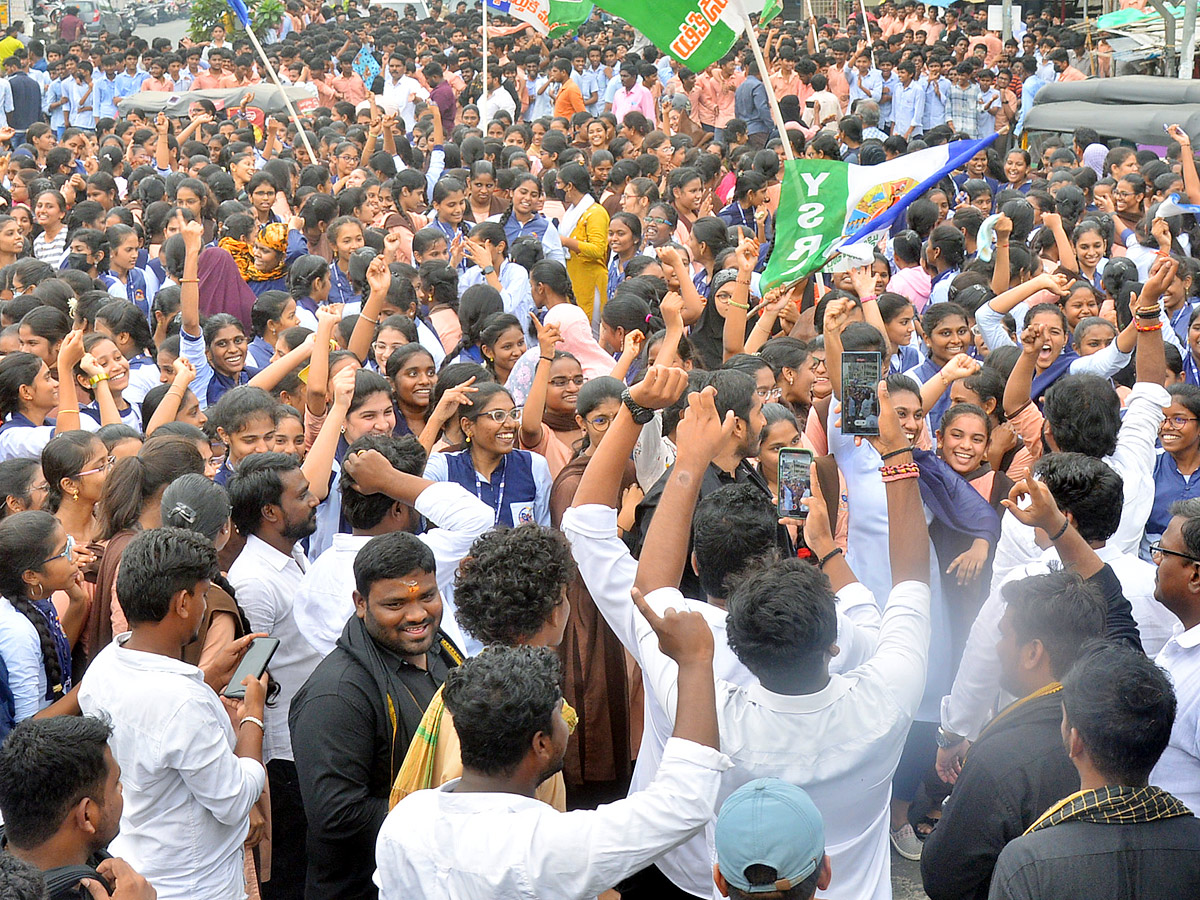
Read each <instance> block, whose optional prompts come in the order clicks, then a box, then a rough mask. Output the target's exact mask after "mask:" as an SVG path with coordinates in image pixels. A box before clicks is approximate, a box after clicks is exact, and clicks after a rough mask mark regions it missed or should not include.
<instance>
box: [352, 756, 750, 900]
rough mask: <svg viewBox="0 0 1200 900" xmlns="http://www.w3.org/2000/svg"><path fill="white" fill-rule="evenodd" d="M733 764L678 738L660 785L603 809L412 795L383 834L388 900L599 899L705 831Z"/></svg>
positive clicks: (517, 799) (434, 792)
mask: <svg viewBox="0 0 1200 900" xmlns="http://www.w3.org/2000/svg"><path fill="white" fill-rule="evenodd" d="M728 767H729V759H728V758H727V757H726V756H725V755H724V754H722V753H720V752H719V751H717V750H713V749H712V748H711V747H705V746H703V745H702V744H696V743H693V742H692V741H687V740H683V739H681V738H672V740H671V741H670V743H668V745H667V747H666V750H665V752H664V753H663V760H662V765H661V766H659V770H658V773H657V775H656V777H655V780H654V783H653V784H652V785H650V786H649V787H648V788H647V789H646V790H644V791H641V792H639V793H638V794H636V795H634V796H631V797H628V798H626V799H624V800H618V801H617V802H615V803H608V804H605V805H604V806H601V807H600V808H599V809H587V810H583V809H581V810H575V811H573V812H558V811H557V810H556V809H554V808H553V807H552V806H549V805H547V804H545V803H543V802H542V801H540V800H535V799H534V798H532V797H522V796H520V795H518V794H505V793H461V794H460V793H455V790H454V789H455V787H457V785H458V782H459V779H455V780H453V781H449V782H447V783H446V784H444V785H442V786H441V787H440V788H434V789H430V790H423V791H417V792H416V793H413V794H409V795H408V796H407V797H405V798H404V799H403V800H401V801H400V802H399V803H397V804H396V807H395V808H394V809H393V810H392V811H391V812H390V813H388V816H387V818H386V819H385V820H384V822H383V827H382V828H381V829H380V830H379V838H378V840H377V842H376V845H375V858H376V863H377V865H378V866H379V868H378V869H376V871H375V879H374V880H375V884H376V886H377V887H378V888H379V898H380V900H423V898H429V900H481V898H485V897H493V898H505V900H513V898H529V900H534V898H539V900H543V898H544V900H549V898H554V900H592V898H594V897H596V896H597V895H598V894H600V893H601V892H602V891H605V890H607V889H608V888H610V887H612V886H613V885H614V884H616V883H617V882H619V881H621V880H622V879H624V878H627V877H628V876H630V875H632V874H633V873H635V872H637V871H639V870H641V869H643V868H645V867H646V866H648V865H650V863H652V862H654V861H655V859H656V857H658V856H659V854H661V853H662V852H663V851H665V850H667V849H668V848H670V847H674V846H676V845H678V844H679V843H680V842H681V841H683V840H685V839H687V838H688V837H689V836H691V835H693V834H696V833H698V832H700V831H702V830H703V828H704V825H705V823H706V822H708V821H709V820H710V819H711V818H712V816H713V802H714V801H715V800H716V795H717V785H718V783H719V781H720V778H721V773H722V772H723V771H724V770H725V769H727V768H728Z"/></svg>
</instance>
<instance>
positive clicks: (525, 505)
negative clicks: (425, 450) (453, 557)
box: [425, 382, 554, 527]
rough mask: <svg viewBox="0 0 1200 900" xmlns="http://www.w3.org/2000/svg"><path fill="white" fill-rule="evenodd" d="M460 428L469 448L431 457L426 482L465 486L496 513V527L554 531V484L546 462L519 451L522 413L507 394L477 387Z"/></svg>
mask: <svg viewBox="0 0 1200 900" xmlns="http://www.w3.org/2000/svg"><path fill="white" fill-rule="evenodd" d="M458 422H459V426H460V428H461V429H462V433H463V438H464V439H465V440H466V443H467V448H466V449H465V450H460V451H458V452H457V453H433V454H431V455H430V457H429V462H428V463H427V464H426V466H425V477H426V478H428V479H429V480H430V481H449V482H453V483H454V484H458V485H461V486H462V487H464V488H465V489H466V490H468V491H470V492H471V493H472V494H474V495H475V496H476V497H478V498H479V499H480V500H482V501H483V502H484V503H486V504H487V505H488V506H490V507H491V508H492V509H493V510H494V511H495V519H496V522H495V524H497V525H507V526H509V527H515V526H517V525H522V524H524V523H526V522H536V523H537V524H539V525H549V524H550V486H551V484H552V483H553V481H554V479H553V478H551V477H550V467H549V465H548V464H547V462H546V458H545V457H543V456H541V455H540V454H538V453H531V452H529V451H528V450H519V449H517V432H518V430H519V429H520V422H521V409H520V407H518V406H516V405H515V404H514V403H513V400H512V397H511V396H510V395H509V393H508V391H506V390H505V389H504V388H503V387H502V386H500V385H498V384H496V383H494V382H486V383H483V384H480V383H478V382H476V383H475V385H474V392H473V393H472V394H471V395H469V399H468V400H467V402H465V403H463V404H462V406H460V407H459V411H458Z"/></svg>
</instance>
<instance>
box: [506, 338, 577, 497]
mask: <svg viewBox="0 0 1200 900" xmlns="http://www.w3.org/2000/svg"><path fill="white" fill-rule="evenodd" d="M532 321H533V327H534V328H535V329H537V335H538V360H537V368H536V369H535V370H534V375H533V384H532V385H530V388H529V394H528V396H527V397H526V398H525V407H524V409H523V411H522V413H521V446H522V447H524V448H525V449H527V450H533V451H534V452H535V453H540V454H541V455H542V456H544V457H546V462H547V463H549V464H550V475H551V476H552V477H558V473H559V472H561V471H562V469H563V466H565V465H566V464H567V463H568V462H570V461H571V458H572V457H573V456H574V455H575V444H576V442H578V441H579V440H580V438H582V437H583V430H582V426H580V425H579V424H578V422H577V421H576V420H577V413H576V404H577V403H578V401H579V391H580V389H581V388H582V387H583V383H584V380H585V379H584V377H583V367H582V366H581V365H580V364H579V360H577V359H576V358H575V357H574V356H572V355H571V354H570V353H564V352H562V351H556V350H555V349H554V347H555V345H556V344H557V343H559V341H560V340H561V338H560V336H559V330H558V326H557V325H554V324H550V325H542V324H541V323H540V322H538V320H537V319H536V318H535V319H533V320H532Z"/></svg>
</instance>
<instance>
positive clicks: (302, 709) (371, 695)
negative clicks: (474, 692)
mask: <svg viewBox="0 0 1200 900" xmlns="http://www.w3.org/2000/svg"><path fill="white" fill-rule="evenodd" d="M354 582H355V591H354V606H355V612H356V615H355V617H354V618H352V619H350V621H349V622H348V623H347V624H346V628H345V630H344V631H343V632H342V636H341V637H340V638H338V642H337V646H336V647H335V648H334V650H333V652H332V653H330V654H329V655H328V656H327V657H325V659H324V660H323V661H322V662H321V664H320V665H319V666H317V668H316V670H315V671H314V672H313V674H312V675H311V676H310V677H309V679H308V681H307V682H305V684H304V686H303V687H302V688H301V689H300V691H299V692H298V693H297V694H296V696H295V698H294V699H293V700H292V705H291V711H290V713H289V716H288V724H289V726H290V728H291V733H292V748H293V751H294V754H295V757H296V771H297V774H298V776H299V779H300V791H301V793H302V795H303V796H304V808H305V812H306V814H307V816H308V878H307V883H306V888H305V893H306V896H308V897H338V898H341V900H352V898H359V897H362V898H374V897H376V896H377V891H376V888H375V886H374V884H373V883H372V881H371V876H372V874H373V873H374V871H375V838H376V836H377V835H378V833H379V828H380V826H381V825H382V824H383V820H384V818H385V817H386V816H387V813H388V796H389V794H390V792H391V789H392V783H393V781H394V780H395V778H396V775H397V773H398V772H399V769H400V765H401V763H403V761H404V756H405V754H406V753H407V752H408V745H409V743H410V742H411V740H412V736H413V734H414V733H415V732H416V729H417V726H418V725H419V724H420V722H421V717H422V716H423V715H424V714H425V707H426V706H428V705H429V701H430V700H432V699H433V695H434V694H435V693H436V692H437V689H438V688H439V687H440V686H441V684H442V682H443V681H444V680H445V678H446V673H447V672H449V671H450V669H451V668H453V667H454V666H457V665H458V664H459V663H460V662H461V661H462V656H461V654H460V653H459V651H458V650H457V648H455V646H454V645H453V643H451V641H450V639H449V638H447V637H446V636H445V635H444V634H443V633H442V631H441V627H440V626H441V622H442V598H441V594H440V593H439V591H438V585H437V570H436V563H435V561H434V557H433V551H431V550H430V549H429V547H428V546H427V545H426V544H425V543H423V542H422V541H421V540H419V539H418V538H417V537H416V536H414V535H411V534H408V533H407V532H393V533H391V534H385V535H380V536H379V537H376V538H374V539H372V540H371V541H370V542H369V543H368V544H367V545H366V546H365V547H363V548H362V550H360V551H359V553H358V556H357V557H355V560H354Z"/></svg>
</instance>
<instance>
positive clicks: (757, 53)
mask: <svg viewBox="0 0 1200 900" xmlns="http://www.w3.org/2000/svg"><path fill="white" fill-rule="evenodd" d="M739 6H741V4H739ZM741 10H742V20H743V22H745V24H746V37H747V38H749V40H750V52H751V53H753V54H754V61H755V62H756V63H757V64H758V71H759V74H760V75H761V76H762V82H763V87H765V88H766V89H767V101H768V102H769V103H770V104H771V117H772V118H773V119H774V120H775V127H776V128H778V129H779V139H780V140H781V141H782V142H783V155H784V157H785V158H787V159H795V158H796V157H795V155H794V154H793V153H792V142H791V141H789V140H788V136H787V129H786V128H784V127H783V113H781V112H780V111H779V101H778V100H777V99H776V97H775V88H774V87H773V86H772V85H771V76H770V74H769V73H768V72H767V61H766V60H765V59H763V53H762V47H760V46H758V35H756V34H755V33H754V23H753V22H751V21H750V13H748V12H747V11H746V8H745V7H744V6H742V7H741Z"/></svg>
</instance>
